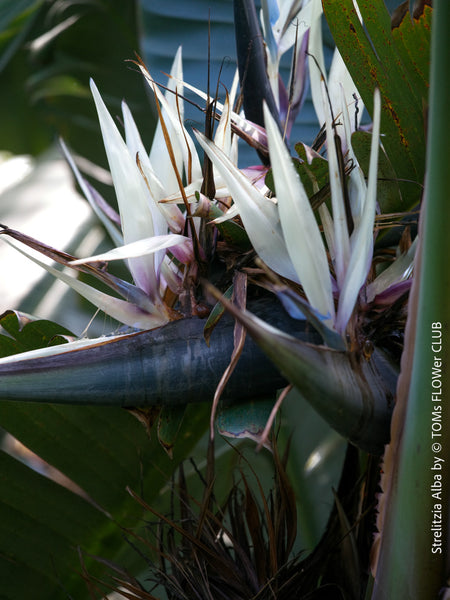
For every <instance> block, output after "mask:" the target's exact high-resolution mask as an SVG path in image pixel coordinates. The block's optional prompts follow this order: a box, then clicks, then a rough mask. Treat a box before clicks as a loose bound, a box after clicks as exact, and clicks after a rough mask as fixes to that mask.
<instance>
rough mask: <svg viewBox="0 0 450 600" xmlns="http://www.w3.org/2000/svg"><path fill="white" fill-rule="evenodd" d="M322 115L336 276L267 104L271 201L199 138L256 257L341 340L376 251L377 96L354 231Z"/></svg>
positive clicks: (328, 228)
mask: <svg viewBox="0 0 450 600" xmlns="http://www.w3.org/2000/svg"><path fill="white" fill-rule="evenodd" d="M326 103H327V98H326V96H325V97H324V104H326ZM325 110H326V124H327V148H328V161H329V171H330V187H331V198H332V214H331V215H330V214H329V213H328V210H327V209H325V207H324V210H322V213H321V216H323V218H322V226H323V229H324V232H325V238H326V240H327V241H328V253H329V254H330V255H331V256H332V263H333V265H332V266H333V268H332V270H331V271H330V267H329V260H328V254H327V248H326V247H325V243H324V239H323V236H322V233H321V231H320V228H319V225H318V223H317V219H316V216H315V214H314V212H313V209H312V207H311V204H310V201H309V199H308V196H307V194H306V192H305V190H304V187H303V185H302V183H301V180H300V178H299V176H298V174H297V172H296V170H295V168H294V166H293V163H292V161H291V157H290V155H289V152H288V150H287V148H286V146H285V144H284V141H283V139H282V136H281V134H280V132H279V128H278V126H277V123H276V122H275V120H274V119H273V117H272V115H271V113H270V111H269V110H268V109H267V107H265V108H264V116H265V124H266V132H267V136H268V141H269V153H270V161H271V166H272V171H273V178H274V183H275V190H276V198H275V199H273V198H272V199H269V198H267V197H266V196H265V195H264V194H263V193H262V192H261V191H260V190H258V189H257V188H256V187H254V186H253V185H252V184H251V183H250V182H249V181H248V179H246V178H245V176H244V175H243V174H242V173H241V172H239V171H238V170H237V169H236V168H235V167H234V166H233V165H232V164H231V163H230V161H229V160H228V159H227V158H226V157H225V156H224V155H223V153H222V152H221V151H220V150H219V149H217V148H215V147H214V145H213V144H212V143H211V142H210V141H208V140H206V139H205V137H204V136H202V135H201V134H197V137H198V140H199V142H200V144H201V145H202V147H203V148H204V150H205V152H206V153H207V154H208V156H209V157H210V159H211V160H212V161H213V163H214V165H215V167H216V168H217V170H218V171H219V173H220V174H221V175H222V177H223V179H224V180H225V181H226V184H227V186H228V188H229V190H230V191H231V193H232V196H233V199H234V202H235V203H236V206H237V207H238V210H239V213H240V216H241V218H242V221H243V223H244V226H245V228H246V231H247V233H248V235H249V237H250V240H251V242H252V244H253V246H254V248H255V250H256V252H257V253H258V254H259V256H260V257H261V258H262V259H263V261H264V262H266V264H267V265H268V266H269V267H270V268H271V269H273V270H274V271H276V272H277V273H278V274H279V275H282V276H283V277H286V278H288V279H291V280H292V281H294V282H296V283H299V284H300V285H301V286H302V287H303V290H304V292H305V295H306V297H307V299H308V302H309V304H310V305H311V307H312V309H313V310H314V311H315V312H316V313H317V314H318V315H319V317H320V319H321V321H322V322H323V323H324V325H326V327H327V328H328V329H330V330H332V331H335V332H337V333H338V334H340V335H341V336H343V337H344V336H345V331H346V327H347V324H348V322H349V319H350V317H351V314H352V312H353V309H354V306H355V303H356V300H357V298H358V295H359V292H360V289H361V287H362V286H363V284H364V283H365V280H366V278H367V274H368V271H369V268H370V265H371V259H372V253H373V228H374V220H375V209H376V177H377V165H378V147H379V141H380V95H379V92H378V91H376V92H375V96H374V124H373V134H372V148H371V164H370V171H369V180H368V183H367V185H366V183H365V181H364V179H363V178H362V179H360V180H358V183H359V187H358V188H357V191H358V193H359V194H360V197H359V200H358V202H356V201H355V202H353V206H354V207H355V208H354V210H355V213H356V216H357V217H358V219H357V221H356V223H355V226H354V229H353V231H352V232H351V233H350V232H349V230H348V225H347V222H346V215H345V207H344V199H343V190H342V185H343V182H342V181H341V180H340V177H341V175H340V173H339V169H338V160H337V156H336V148H335V141H334V133H333V121H332V117H331V114H330V111H329V109H327V108H326V107H325ZM349 143H350V142H349ZM355 160H356V159H355ZM325 210H326V212H325ZM336 297H337V302H336Z"/></svg>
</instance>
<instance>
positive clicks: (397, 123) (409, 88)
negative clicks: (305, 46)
mask: <svg viewBox="0 0 450 600" xmlns="http://www.w3.org/2000/svg"><path fill="white" fill-rule="evenodd" d="M358 6H359V9H360V11H361V15H362V18H363V22H364V26H363V25H362V24H361V22H360V20H359V18H358V14H357V12H356V9H355V7H354V5H353V2H352V0H343V1H342V2H341V1H340V0H339V1H336V0H324V2H323V7H324V13H325V16H326V18H327V21H328V24H329V26H330V29H331V33H332V35H333V38H334V40H335V42H336V45H337V47H338V49H339V51H340V53H341V55H342V57H343V59H344V62H345V63H346V65H347V68H348V69H349V71H350V74H351V76H352V78H353V80H354V82H355V84H356V86H357V88H358V90H359V91H360V93H361V96H362V99H363V101H364V104H365V105H366V106H367V108H368V110H369V113H372V108H373V90H374V88H375V87H379V88H380V92H381V96H382V122H381V132H382V134H384V137H383V145H384V148H385V149H386V152H387V155H388V157H389V159H390V161H391V164H392V166H393V168H394V170H395V172H396V176H397V178H399V180H400V189H401V192H402V202H401V203H399V205H398V206H397V207H396V208H397V210H398V211H405V210H408V209H410V208H411V207H412V206H413V205H414V204H416V203H417V202H418V200H419V199H420V194H421V189H422V187H421V186H422V184H423V177H424V171H425V124H424V108H423V103H424V102H425V101H426V98H427V81H428V60H429V43H430V35H429V32H430V24H431V12H432V11H431V9H430V7H428V6H425V8H424V12H423V14H422V16H421V17H420V18H418V19H414V24H412V23H411V22H410V15H409V13H407V14H406V15H405V17H404V19H403V21H402V23H401V24H400V26H399V27H398V31H396V30H394V31H392V30H391V19H390V15H389V13H388V11H387V10H386V7H385V6H384V3H383V2H373V1H369V0H359V1H358ZM418 48H420V51H418Z"/></svg>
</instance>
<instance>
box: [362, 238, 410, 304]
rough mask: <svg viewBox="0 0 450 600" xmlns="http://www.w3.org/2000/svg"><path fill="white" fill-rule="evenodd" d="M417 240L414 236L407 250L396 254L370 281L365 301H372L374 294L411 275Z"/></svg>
mask: <svg viewBox="0 0 450 600" xmlns="http://www.w3.org/2000/svg"><path fill="white" fill-rule="evenodd" d="M417 240H418V238H417V237H416V238H415V240H414V241H413V243H412V244H411V246H410V248H409V250H408V251H407V252H405V253H403V254H401V255H400V256H398V257H397V258H396V259H395V261H394V262H393V263H392V264H391V265H389V267H388V268H387V269H385V270H384V271H383V272H382V273H381V274H380V275H378V277H376V278H375V279H374V280H373V281H372V283H370V284H369V285H368V286H367V288H366V299H367V302H372V300H373V299H374V298H375V296H377V295H378V294H381V293H382V292H384V291H385V290H387V289H388V288H389V287H390V286H391V285H394V284H395V283H400V282H401V281H405V279H408V278H409V277H410V276H411V272H412V269H413V265H414V256H415V253H416V246H417Z"/></svg>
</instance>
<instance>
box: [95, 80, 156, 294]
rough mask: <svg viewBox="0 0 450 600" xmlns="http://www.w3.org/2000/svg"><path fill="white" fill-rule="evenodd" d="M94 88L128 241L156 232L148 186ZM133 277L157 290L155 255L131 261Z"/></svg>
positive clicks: (150, 290) (148, 288) (147, 289)
mask: <svg viewBox="0 0 450 600" xmlns="http://www.w3.org/2000/svg"><path fill="white" fill-rule="evenodd" d="M91 90H92V95H93V97H94V101H95V105H96V108H97V112H98V117H99V121H100V127H101V130H102V135H103V142H104V144H105V150H106V154H107V156H108V162H109V167H110V170H111V176H112V178H113V182H114V188H115V191H116V196H117V202H118V205H119V211H120V216H121V222H122V231H123V238H124V242H125V243H126V244H129V243H131V242H134V241H136V240H141V239H144V238H147V237H150V236H152V235H154V228H153V218H152V214H151V211H150V207H149V201H148V190H147V188H146V186H145V182H144V179H143V177H142V175H141V174H140V172H139V169H138V168H137V165H136V160H135V157H132V156H131V154H130V152H129V150H128V148H127V145H126V144H125V142H124V140H123V138H122V136H121V134H120V133H119V130H118V129H117V127H116V125H115V123H114V121H113V119H112V117H111V115H110V114H109V112H108V110H107V108H106V106H105V104H104V102H103V100H102V98H101V96H100V94H99V92H98V90H97V87H96V85H95V83H94V82H93V81H92V80H91ZM128 264H129V268H130V271H131V273H132V275H133V279H134V281H135V283H136V285H138V286H139V287H140V288H141V289H142V290H144V291H145V292H146V293H147V294H149V295H154V294H157V288H158V280H157V269H155V261H154V257H153V256H146V257H140V258H136V259H131V260H130V261H129V263H128Z"/></svg>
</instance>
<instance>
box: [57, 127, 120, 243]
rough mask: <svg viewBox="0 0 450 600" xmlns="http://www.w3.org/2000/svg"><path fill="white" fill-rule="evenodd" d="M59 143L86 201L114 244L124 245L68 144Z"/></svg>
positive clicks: (62, 141)
mask: <svg viewBox="0 0 450 600" xmlns="http://www.w3.org/2000/svg"><path fill="white" fill-rule="evenodd" d="M59 141H60V144H61V148H62V151H63V152H64V156H65V157H66V160H67V162H68V163H69V166H70V168H71V169H72V171H73V174H74V175H75V179H76V180H77V182H78V185H79V186H80V188H81V190H82V191H83V194H84V195H85V197H86V200H87V201H88V202H89V204H90V205H91V207H92V209H93V211H94V212H95V214H96V215H97V217H98V218H99V219H100V221H101V222H102V223H103V225H104V227H105V229H106V231H107V232H108V233H109V235H110V237H111V239H112V241H113V242H114V244H116V245H117V246H119V245H122V244H123V236H122V234H121V233H120V231H119V230H118V229H117V227H116V226H115V225H114V224H113V223H112V222H111V221H110V220H109V219H108V217H107V216H106V215H105V213H104V212H103V211H102V210H100V208H99V206H98V204H97V202H96V201H95V198H94V196H93V195H92V191H91V188H90V186H89V185H87V183H86V180H85V179H84V177H83V176H82V175H81V173H80V171H79V169H78V167H77V165H76V163H75V161H74V159H73V157H72V155H71V154H70V152H69V149H68V148H67V146H66V144H65V143H64V140H63V139H62V138H61V139H60V140H59Z"/></svg>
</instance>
